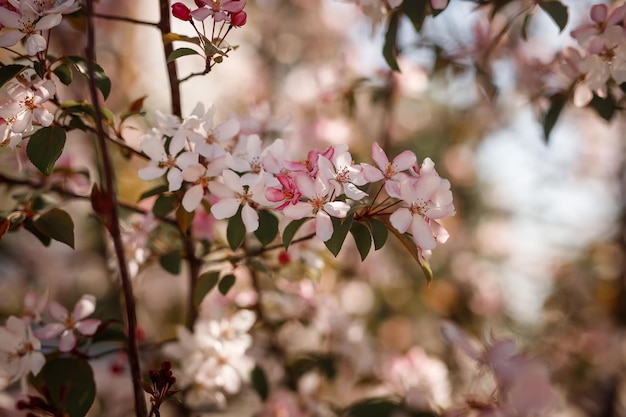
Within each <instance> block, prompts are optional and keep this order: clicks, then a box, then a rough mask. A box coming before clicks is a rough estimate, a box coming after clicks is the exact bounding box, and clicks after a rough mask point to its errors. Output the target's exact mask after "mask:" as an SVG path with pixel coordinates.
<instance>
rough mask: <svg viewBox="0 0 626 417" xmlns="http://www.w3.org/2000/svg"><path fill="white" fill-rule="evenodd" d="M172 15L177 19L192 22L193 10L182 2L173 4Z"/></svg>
mask: <svg viewBox="0 0 626 417" xmlns="http://www.w3.org/2000/svg"><path fill="white" fill-rule="evenodd" d="M172 14H173V15H174V17H175V18H177V19H180V20H185V21H191V10H190V9H189V7H187V6H185V5H184V4H183V3H181V2H177V3H174V4H172Z"/></svg>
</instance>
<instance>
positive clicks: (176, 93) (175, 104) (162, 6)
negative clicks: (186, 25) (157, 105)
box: [158, 0, 182, 117]
mask: <svg viewBox="0 0 626 417" xmlns="http://www.w3.org/2000/svg"><path fill="white" fill-rule="evenodd" d="M159 11H160V19H159V24H158V28H159V30H160V31H161V35H166V34H168V33H170V32H171V30H172V28H171V24H170V2H169V1H168V0H159ZM172 52H174V45H173V44H172V42H167V43H165V42H164V43H163V53H164V54H165V59H167V57H168V56H170V55H171V54H172ZM166 65H167V76H168V78H169V81H170V95H171V96H172V113H173V114H175V115H176V116H178V117H182V109H181V100H180V82H179V81H178V72H177V70H176V62H175V61H172V62H170V63H168V64H166Z"/></svg>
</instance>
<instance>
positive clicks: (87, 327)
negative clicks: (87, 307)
mask: <svg viewBox="0 0 626 417" xmlns="http://www.w3.org/2000/svg"><path fill="white" fill-rule="evenodd" d="M101 323H102V322H101V321H100V320H98V319H87V320H82V321H80V322H78V323H76V324H75V325H74V328H75V329H76V330H78V331H79V332H80V333H81V334H83V335H85V336H93V335H94V334H95V333H96V330H98V327H100V324H101Z"/></svg>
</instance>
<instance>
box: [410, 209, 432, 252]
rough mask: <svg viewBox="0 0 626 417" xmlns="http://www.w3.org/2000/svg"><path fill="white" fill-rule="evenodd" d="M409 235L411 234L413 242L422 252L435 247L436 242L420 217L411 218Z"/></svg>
mask: <svg viewBox="0 0 626 417" xmlns="http://www.w3.org/2000/svg"><path fill="white" fill-rule="evenodd" d="M411 233H412V234H413V240H414V241H415V243H416V244H417V246H418V247H420V248H422V249H423V250H431V249H435V248H436V247H437V241H435V237H434V236H433V232H432V230H431V229H430V226H429V225H428V223H426V220H424V218H423V217H422V216H420V215H414V216H413V222H412V223H411Z"/></svg>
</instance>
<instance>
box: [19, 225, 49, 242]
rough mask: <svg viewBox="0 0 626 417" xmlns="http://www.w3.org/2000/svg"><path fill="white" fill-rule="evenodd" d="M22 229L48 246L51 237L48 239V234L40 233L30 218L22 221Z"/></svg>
mask: <svg viewBox="0 0 626 417" xmlns="http://www.w3.org/2000/svg"><path fill="white" fill-rule="evenodd" d="M24 229H26V230H28V231H29V232H31V233H32V234H33V235H34V236H35V237H36V238H37V239H39V241H40V242H41V243H42V244H43V245H44V246H50V242H52V239H50V236H48V235H44V234H43V233H41V232H40V231H39V229H37V227H35V224H34V222H33V221H32V220H30V219H29V220H26V221H25V222H24Z"/></svg>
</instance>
